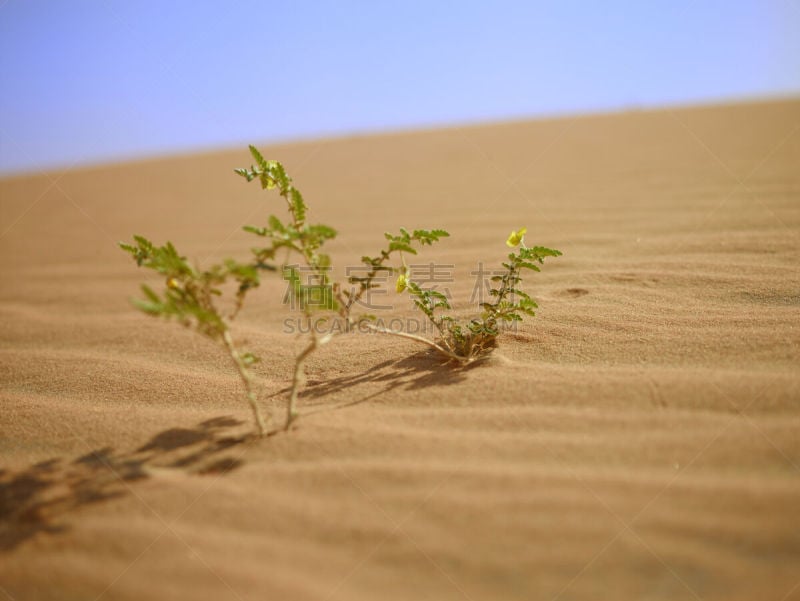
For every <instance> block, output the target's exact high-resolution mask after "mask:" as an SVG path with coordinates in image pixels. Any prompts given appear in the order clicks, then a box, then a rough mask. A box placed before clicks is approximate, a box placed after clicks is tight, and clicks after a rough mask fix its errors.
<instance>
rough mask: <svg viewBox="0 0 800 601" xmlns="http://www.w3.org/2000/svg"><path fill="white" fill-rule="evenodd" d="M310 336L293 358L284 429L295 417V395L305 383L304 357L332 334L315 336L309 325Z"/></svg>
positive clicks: (328, 339) (329, 338)
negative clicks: (292, 371) (309, 339)
mask: <svg viewBox="0 0 800 601" xmlns="http://www.w3.org/2000/svg"><path fill="white" fill-rule="evenodd" d="M310 330H311V332H310V336H311V342H309V343H308V346H307V347H306V348H304V349H303V350H302V351H301V352H300V354H299V355H297V357H295V360H294V375H293V376H292V390H291V392H290V393H289V402H288V403H287V404H286V423H285V424H284V426H283V429H284V430H288V429H289V426H291V425H292V422H293V421H294V420H295V419H297V416H298V413H297V409H296V407H297V396H298V395H299V394H300V387H301V386H302V385H303V384H304V383H305V379H306V378H305V373H304V369H305V364H306V359H308V356H309V355H310V354H311V353H313V352H314V351H315V350H317V349H318V348H319V347H321V346H322V345H323V344H326V343H328V342H329V341H330V340H331V338H333V334H326V335H325V336H323V337H322V338H317V335H316V333H315V332H314V326H313V324H312V325H311V328H310Z"/></svg>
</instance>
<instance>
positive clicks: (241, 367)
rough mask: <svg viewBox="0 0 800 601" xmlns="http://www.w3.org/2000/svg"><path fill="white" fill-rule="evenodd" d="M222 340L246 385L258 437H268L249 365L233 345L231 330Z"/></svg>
mask: <svg viewBox="0 0 800 601" xmlns="http://www.w3.org/2000/svg"><path fill="white" fill-rule="evenodd" d="M222 340H223V342H224V343H225V348H227V349H228V353H229V354H230V356H231V359H232V360H233V363H234V365H236V369H237V370H238V372H239V377H240V378H241V379H242V383H243V384H244V389H245V393H246V395H247V400H248V402H249V403H250V408H251V409H252V410H253V419H254V420H255V422H256V429H257V430H258V435H259V436H266V434H267V424H266V422H265V421H264V416H263V415H262V414H261V408H260V407H259V406H258V399H257V396H256V393H255V390H254V389H253V388H254V386H253V376H252V375H251V374H250V370H249V369H247V365H245V363H244V360H243V359H242V356H241V355H240V354H239V351H238V350H237V349H236V346H235V345H234V344H233V339H232V338H231V333H230V330H227V329H226V330H224V332H223V333H222Z"/></svg>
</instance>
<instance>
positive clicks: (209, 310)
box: [120, 146, 561, 435]
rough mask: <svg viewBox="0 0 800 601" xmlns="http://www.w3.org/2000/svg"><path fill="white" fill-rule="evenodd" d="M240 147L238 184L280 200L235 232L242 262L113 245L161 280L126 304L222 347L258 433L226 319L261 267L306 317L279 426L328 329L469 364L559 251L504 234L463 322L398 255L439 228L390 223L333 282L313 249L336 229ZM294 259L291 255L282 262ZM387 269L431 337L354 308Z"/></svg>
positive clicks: (244, 364) (276, 167) (528, 302)
mask: <svg viewBox="0 0 800 601" xmlns="http://www.w3.org/2000/svg"><path fill="white" fill-rule="evenodd" d="M250 153H251V155H252V157H253V159H254V161H255V163H254V164H253V165H251V166H250V167H249V168H241V169H236V170H235V172H236V173H237V174H238V175H240V176H242V177H244V178H245V179H246V180H247V181H248V182H251V181H258V182H259V183H260V184H261V187H262V188H263V189H265V190H273V189H274V190H277V192H278V193H279V195H280V196H281V197H282V198H283V199H284V200H285V202H286V205H287V209H288V213H289V219H288V220H286V221H284V220H281V219H280V218H279V217H277V216H275V215H270V216H269V218H268V219H267V225H266V226H263V227H257V226H250V225H247V226H244V230H245V231H247V232H250V233H252V234H254V235H256V236H258V237H259V238H262V239H264V243H263V244H261V245H259V246H257V247H255V248H253V249H252V257H251V258H250V260H249V261H247V262H238V261H235V260H233V259H227V260H225V261H223V263H221V264H217V265H213V266H212V267H210V268H208V269H206V270H201V269H200V268H197V267H192V266H191V265H190V264H189V263H188V262H187V260H186V258H185V257H182V256H181V255H180V254H179V253H178V252H177V250H176V249H175V247H174V246H173V245H172V244H171V243H170V242H167V243H166V244H165V245H164V246H155V245H154V244H153V243H152V242H150V241H149V240H147V239H146V238H144V237H142V236H134V244H125V243H120V246H121V247H122V249H123V250H125V251H126V252H128V253H130V254H131V255H132V256H133V258H134V259H135V260H136V263H137V264H138V265H139V266H142V267H146V268H149V269H153V270H155V271H156V272H158V273H159V274H161V275H162V276H163V277H164V278H165V288H164V291H163V292H162V293H161V294H160V295H159V294H158V293H156V292H154V291H153V290H152V289H151V288H149V287H147V286H142V291H143V293H144V296H145V298H144V299H139V300H135V301H134V304H135V306H136V307H138V308H139V309H140V310H142V311H144V312H145V313H147V314H149V315H153V316H158V317H165V318H174V319H177V320H178V321H179V322H180V323H182V324H183V325H185V326H187V327H194V328H195V329H196V330H197V331H198V332H200V333H201V334H203V335H205V336H207V337H209V338H211V339H212V340H215V341H218V342H219V343H220V344H221V345H222V346H223V347H224V348H225V349H226V351H227V352H228V354H229V355H230V357H231V359H232V361H233V363H234V365H235V366H236V369H237V371H238V373H239V376H240V378H241V380H242V382H243V384H244V387H245V394H246V396H247V399H248V402H249V403H250V406H251V409H252V411H253V416H254V419H255V422H256V427H257V430H258V432H259V434H261V435H263V434H265V433H266V432H267V426H266V420H265V419H264V417H263V415H262V413H261V410H260V408H259V404H258V399H257V395H256V392H255V383H254V378H253V376H252V374H251V372H250V369H249V368H250V366H251V365H252V364H253V363H255V362H256V361H258V360H259V359H258V358H257V357H256V356H255V355H254V354H252V353H250V352H245V351H243V350H241V349H239V348H238V346H237V345H236V344H235V343H234V340H233V337H232V335H231V332H230V326H231V322H232V321H233V319H234V318H235V316H236V314H237V313H238V312H239V310H240V309H241V308H242V306H243V303H244V301H245V297H246V296H247V294H248V292H249V291H250V290H252V289H254V288H256V287H258V285H259V283H260V279H259V278H260V274H261V272H262V271H265V270H269V271H275V272H277V273H280V274H281V275H282V276H283V278H284V279H285V280H286V281H287V283H288V290H289V294H290V297H291V301H292V302H293V304H295V305H296V306H298V307H299V308H300V310H301V311H302V313H303V316H304V319H305V320H307V321H308V323H309V328H308V337H309V341H308V344H307V345H306V346H305V347H304V348H303V349H302V351H301V352H300V353H299V354H298V355H297V356H296V357H295V366H294V373H293V376H292V385H291V388H290V392H289V396H288V399H287V403H286V418H285V421H284V425H283V427H284V429H288V428H289V426H290V425H291V424H292V422H293V421H294V420H295V418H296V417H297V410H296V406H297V398H298V394H299V391H300V389H301V387H302V386H303V384H304V380H305V376H304V372H305V362H306V360H307V359H308V357H309V356H310V355H311V354H312V353H313V352H315V351H316V350H317V349H319V348H320V347H321V346H323V345H325V344H327V343H328V342H330V341H331V340H332V339H333V338H334V337H335V336H337V335H339V334H343V333H348V332H352V331H355V330H359V329H361V328H364V329H368V330H371V331H374V332H378V333H383V334H389V335H395V336H402V337H404V338H409V339H412V340H415V341H417V342H421V343H423V344H426V345H428V346H429V347H431V348H433V349H435V350H436V351H438V352H439V353H441V354H442V355H443V356H444V357H446V358H447V359H448V360H449V361H452V362H454V363H456V364H458V365H463V364H467V363H470V362H473V361H475V360H477V359H480V358H482V357H485V356H487V354H488V353H489V352H490V351H491V350H492V349H493V348H494V347H495V345H496V338H497V336H498V335H499V333H500V326H501V324H503V323H506V322H515V321H520V320H522V319H523V316H525V315H533V314H534V309H535V308H536V303H535V302H534V301H533V299H531V297H530V296H529V295H528V294H526V293H525V292H524V291H522V290H521V289H520V288H519V284H520V282H521V281H522V279H521V275H520V274H521V272H522V270H524V269H529V270H534V271H538V270H539V267H538V265H537V263H539V264H541V263H542V262H543V261H544V259H545V257H555V256H558V255H560V254H561V253H560V252H558V251H556V250H552V249H549V248H544V247H532V248H528V247H527V246H525V244H524V234H525V229H524V228H523V229H521V230H519V231H515V232H512V234H511V236H509V238H508V240H507V242H506V243H507V244H508V246H510V247H512V248H514V249H516V250H514V251H512V252H511V253H510V254H509V255H508V261H507V262H503V268H504V269H505V271H504V272H503V274H502V275H497V276H495V277H493V278H492V280H493V281H494V282H495V287H494V288H492V289H491V290H490V294H491V295H492V297H493V300H492V302H486V303H482V304H481V307H482V310H483V311H482V314H481V316H480V317H479V318H474V319H471V320H469V321H467V322H460V321H458V320H457V319H456V318H455V317H453V316H451V315H449V314H448V313H447V311H450V310H451V306H450V304H449V302H448V301H447V298H446V297H445V296H444V295H443V294H442V293H440V292H438V291H436V290H432V289H425V288H423V287H422V286H421V285H419V284H418V283H416V282H414V281H413V279H412V278H411V276H410V274H409V270H408V267H407V265H406V262H405V255H406V254H411V255H416V254H417V252H418V249H419V248H420V247H422V246H430V245H432V244H434V243H435V242H438V241H439V240H440V239H442V238H445V237H448V236H449V234H448V232H446V231H445V230H442V229H432V230H422V229H417V230H412V231H408V230H406V229H404V228H400V229H399V233H397V234H391V233H386V234H385V235H384V237H385V238H386V246H385V247H384V248H383V249H382V250H381V251H380V252H379V253H378V254H377V255H374V256H364V257H362V259H361V262H362V264H363V265H364V271H365V273H364V275H361V276H350V277H349V278H348V280H347V282H346V284H345V283H342V282H337V281H333V280H332V279H331V277H330V271H331V259H330V256H329V255H328V254H326V253H325V252H323V247H324V245H325V243H326V242H327V241H328V240H331V239H333V238H335V237H336V235H337V232H336V230H334V229H333V228H332V227H330V226H327V225H323V224H309V223H308V222H307V219H306V217H307V212H308V207H307V205H306V203H305V200H304V199H303V196H302V194H301V193H300V191H299V190H298V189H297V188H295V187H294V185H293V183H292V179H291V178H290V177H289V175H288V174H287V173H286V170H285V168H284V167H283V165H282V164H281V163H279V162H278V161H270V160H266V159H264V157H263V156H262V155H261V153H260V152H259V151H258V150H257V149H256V148H255V147H253V146H250ZM294 259H297V260H299V261H300V262H299V263H297V262H290V260H294ZM303 274H305V275H306V282H304V281H303V277H302V275H303ZM388 274H397V275H398V278H397V281H396V290H397V292H404V291H408V293H409V294H410V295H411V297H412V299H413V303H414V305H415V306H416V307H417V308H418V309H419V310H420V311H422V313H423V314H424V315H425V316H426V318H427V319H428V320H429V321H430V322H431V323H432V324H433V326H434V328H435V331H436V332H437V337H436V338H434V339H430V338H425V337H423V336H417V335H415V334H410V333H406V332H398V331H394V330H390V329H387V328H384V327H381V326H380V325H378V324H376V323H375V316H374V315H370V314H367V313H357V312H356V307H357V305H358V304H359V301H360V300H361V299H362V298H363V297H364V295H365V294H367V293H368V292H369V291H370V290H372V289H373V288H376V287H377V286H378V284H377V283H376V280H378V278H379V276H382V275H388ZM227 282H235V284H236V287H235V293H234V298H233V300H232V301H231V302H229V303H228V305H230V307H231V309H230V310H229V311H228V312H227V313H226V312H225V311H224V310H223V309H221V308H220V307H219V306H218V305H217V301H218V300H221V297H223V296H224V295H225V291H226V290H227V288H228V287H226V286H225V284H226V283H227ZM307 282H313V283H310V284H309V283H307ZM220 305H222V303H220ZM323 320H333V321H335V322H337V323H338V324H339V327H335V328H329V331H328V333H326V334H324V335H320V334H318V333H317V330H318V328H317V327H315V325H316V324H318V323H319V322H320V321H323Z"/></svg>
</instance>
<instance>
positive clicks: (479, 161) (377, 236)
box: [0, 101, 800, 601]
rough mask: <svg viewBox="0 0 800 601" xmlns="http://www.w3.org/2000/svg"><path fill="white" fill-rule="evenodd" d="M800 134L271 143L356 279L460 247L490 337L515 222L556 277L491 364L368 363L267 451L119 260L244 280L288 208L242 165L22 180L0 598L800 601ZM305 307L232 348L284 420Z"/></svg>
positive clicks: (1, 240)
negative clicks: (246, 353) (388, 258)
mask: <svg viewBox="0 0 800 601" xmlns="http://www.w3.org/2000/svg"><path fill="white" fill-rule="evenodd" d="M798 127H800V101H782V102H771V103H760V104H742V105H732V106H717V107H704V108H694V109H683V110H673V111H668V110H662V111H654V112H630V113H625V114H619V115H605V116H593V117H581V118H565V119H554V120H548V121H534V122H523V123H511V124H499V125H488V126H481V127H463V128H450V129H445V130H439V131H429V132H412V133H403V134H391V135H382V136H371V137H370V136H367V137H354V138H350V139H341V140H331V141H321V142H319V143H317V142H306V143H302V144H292V145H284V146H277V147H272V148H270V149H269V151H268V152H265V154H269V155H270V156H272V157H275V158H278V159H280V160H282V161H284V162H285V163H286V165H287V168H288V169H289V171H290V173H291V174H293V176H294V178H295V181H296V183H297V185H298V187H299V188H301V189H302V190H303V192H304V194H305V196H306V199H307V200H308V202H309V204H310V205H311V210H312V211H313V213H312V215H313V220H314V221H317V222H322V223H330V224H331V225H334V226H336V227H338V228H339V230H340V238H339V239H338V240H336V241H335V242H334V243H333V244H332V245H331V250H332V253H333V256H334V265H335V267H336V269H337V270H339V271H340V272H343V271H344V266H347V265H353V264H357V263H358V259H359V257H360V256H361V255H362V254H365V253H368V252H373V251H374V250H375V249H377V248H378V246H379V245H380V244H381V241H382V232H383V231H385V230H387V229H396V227H397V226H399V225H405V226H406V227H409V228H412V227H445V228H447V229H449V230H450V232H451V234H452V238H450V239H448V240H446V241H444V242H442V243H441V244H440V245H438V246H436V247H433V248H432V249H430V250H429V251H427V252H426V253H424V254H423V255H421V256H420V257H421V258H420V261H421V262H427V261H436V262H437V263H442V264H448V265H452V266H453V267H452V275H453V279H454V281H453V282H449V283H446V284H443V286H446V287H448V288H449V289H450V291H451V292H452V294H453V295H454V297H455V298H457V299H460V301H459V303H458V308H459V310H460V311H462V312H466V311H468V302H467V301H468V299H469V297H470V295H471V292H472V291H473V286H474V277H473V276H471V275H470V272H471V271H473V270H475V269H476V266H477V263H478V262H479V261H483V262H485V264H486V266H487V267H489V266H490V265H492V264H494V263H496V262H498V261H499V260H501V259H502V257H503V255H504V253H505V247H504V246H503V240H504V239H505V236H507V234H508V231H509V230H511V229H512V228H516V227H519V226H522V225H527V226H528V230H529V236H528V238H529V241H530V242H533V243H537V244H543V245H547V246H553V247H556V248H559V249H561V250H562V251H564V256H563V257H561V258H559V259H557V260H554V261H551V262H548V264H547V265H546V267H545V269H544V270H543V271H542V273H541V274H536V275H535V276H532V277H531V278H530V279H529V284H530V289H531V290H532V292H533V295H534V297H535V298H537V299H538V300H539V303H540V307H541V310H540V312H539V315H538V316H537V317H536V318H535V319H533V320H530V321H528V322H526V323H525V325H524V326H522V327H521V328H520V330H519V331H518V332H516V333H514V334H508V335H505V336H504V337H503V338H502V340H501V346H500V348H499V350H498V351H497V353H496V354H495V356H493V357H492V359H491V360H489V361H488V362H486V363H485V364H482V365H479V366H477V367H475V368H472V369H468V370H462V371H456V370H450V369H447V368H444V367H442V366H441V365H440V364H439V363H438V361H437V360H436V359H435V358H433V357H431V356H430V355H429V354H428V353H427V352H426V351H424V350H422V349H421V348H420V347H418V346H415V345H414V344H413V343H410V342H407V341H403V340H395V339H387V338H382V337H376V336H351V337H346V338H343V339H342V340H340V341H339V343H338V344H337V345H336V346H335V347H329V348H326V349H324V350H322V351H321V352H319V353H318V354H317V355H316V356H314V357H313V358H312V360H311V361H310V363H309V386H308V388H307V389H306V390H305V392H304V393H303V395H302V398H301V406H302V409H303V411H304V412H305V413H306V414H305V416H304V417H303V418H302V420H301V421H300V422H299V423H298V426H297V428H296V430H295V431H293V432H292V433H291V434H289V435H277V436H273V437H271V438H269V439H267V440H264V441H260V442H257V443H252V442H245V443H242V442H241V441H240V439H241V436H242V435H243V434H246V433H247V432H248V431H249V429H250V422H249V419H250V417H249V413H248V409H247V406H246V405H245V403H244V402H243V401H242V399H241V398H240V396H239V395H240V389H239V383H238V381H237V379H236V375H235V373H234V372H233V371H232V370H231V369H230V366H229V365H228V360H227V359H226V357H225V356H223V355H222V354H221V352H220V351H219V350H218V349H217V348H216V347H215V346H213V345H212V344H211V343H209V342H207V341H205V340H203V339H200V338H199V337H198V336H196V335H194V334H193V333H191V332H188V331H185V330H182V329H181V328H179V327H178V326H174V325H165V324H161V323H157V322H156V321H154V320H151V319H148V318H147V317H145V316H143V315H141V314H139V313H137V312H136V311H135V310H134V309H132V308H131V306H130V304H129V302H128V298H129V297H130V296H132V295H134V294H135V293H136V291H137V287H138V284H139V283H140V282H142V281H154V280H153V278H152V277H150V276H148V275H147V274H145V273H143V272H141V271H139V270H137V269H136V268H135V266H134V265H133V264H132V263H131V262H130V261H129V260H128V259H127V258H126V257H125V256H124V255H123V254H122V253H121V252H120V251H119V250H118V249H116V247H115V244H116V241H117V240H124V239H129V237H130V235H131V234H132V233H141V234H144V235H147V236H149V237H151V238H152V239H154V240H157V241H162V240H165V239H170V240H172V241H173V242H174V243H175V244H176V245H177V246H178V248H180V249H181V250H182V251H183V252H184V253H186V254H187V255H189V256H191V257H194V258H197V259H198V260H199V261H201V262H206V263H207V262H208V261H209V260H211V258H216V257H220V256H225V255H235V256H240V257H243V256H246V253H247V249H248V248H249V247H250V246H251V244H252V240H251V239H250V237H249V236H248V235H247V234H244V233H242V232H241V231H240V230H239V227H240V226H241V225H242V224H243V223H254V224H259V223H263V222H264V221H265V217H266V215H267V214H268V213H270V212H276V213H280V212H281V211H282V210H283V208H282V207H281V206H280V204H279V202H278V200H279V199H278V198H277V197H275V196H271V195H270V196H267V195H265V193H262V192H261V191H260V190H259V189H258V188H257V187H255V186H254V185H251V186H247V185H245V184H244V182H243V181H242V180H240V179H238V178H236V177H235V176H234V175H233V174H232V173H231V170H232V169H233V168H234V167H237V166H242V165H243V164H246V163H248V162H249V158H248V156H247V154H246V152H244V151H236V152H224V153H216V154H206V155H199V156H187V157H180V158H170V159H159V160H152V161H140V162H135V163H128V164H122V165H114V166H107V167H98V168H93V169H81V170H70V171H66V172H64V173H58V172H54V173H49V174H42V175H36V176H25V177H14V178H6V179H4V180H0V202H1V203H2V204H1V205H0V206H1V207H2V214H1V215H0V233H1V234H2V235H1V236H0V277H1V278H2V287H0V316H2V330H0V340H1V341H2V342H1V343H0V358H1V359H0V385H1V389H0V399H1V400H2V412H0V453H1V454H2V455H1V456H2V461H1V462H0V586H1V587H2V588H0V598H4V599H5V598H7V599H11V600H14V601H23V600H25V601H27V600H38V599H105V600H112V599H120V600H121V599H136V600H140V599H171V600H173V599H174V600H181V599H186V600H193V601H195V600H197V599H214V600H223V599H231V600H238V601H241V600H249V599H286V600H302V599H308V600H320V599H323V600H324V599H329V600H336V599H353V600H372V599H378V598H380V599H398V600H399V599H436V600H447V599H466V600H472V601H478V600H523V599H524V600H528V599H560V600H563V601H566V600H569V599H598V598H602V599H665V600H667V599H669V600H677V599H689V600H696V599H702V600H704V601H711V600H716V599H720V600H722V599H725V600H736V599H740V600H756V599H758V600H767V599H774V600H776V601H787V600H789V599H800V512H798V507H800V469H799V468H798V466H800V434H799V433H800V375H798V370H797V366H798V364H800V361H799V359H800V272H799V271H798V262H799V261H800V239H799V237H798V234H799V233H800V169H798V165H800V134H798ZM282 292H283V286H282V284H281V283H280V282H271V283H269V284H267V285H265V286H264V287H263V288H262V289H261V290H259V291H258V292H257V294H256V295H254V297H253V299H252V302H251V304H250V305H249V306H248V308H247V309H246V311H245V312H244V313H243V314H242V316H241V319H240V321H239V323H238V325H237V330H236V336H237V338H238V339H240V340H246V341H247V342H248V343H249V344H250V345H251V346H252V347H253V348H254V349H256V350H258V349H262V352H263V349H268V351H269V352H271V353H272V354H271V355H268V359H267V361H266V362H265V363H264V364H262V365H261V366H259V367H258V369H257V371H258V375H259V379H260V383H261V386H262V389H263V392H264V395H265V398H266V401H265V402H266V404H267V405H269V406H271V407H274V408H276V409H279V408H280V406H281V402H282V398H283V397H284V396H285V389H286V386H287V385H288V383H289V381H290V370H291V365H292V355H293V353H294V352H296V351H297V350H298V349H299V348H300V345H301V342H302V341H300V340H298V339H297V338H296V337H294V336H291V335H288V334H286V333H284V332H282V327H283V320H284V319H285V318H286V317H289V316H290V314H289V313H287V312H286V309H284V308H282V307H281V306H280V297H281V294H282ZM386 298H387V300H389V301H390V302H396V300H397V299H396V298H395V297H394V293H393V292H392V293H391V294H389V295H388V296H387V297H386ZM398 307H399V308H398V309H397V311H396V314H397V315H400V316H401V317H409V316H411V315H412V313H411V312H410V311H409V310H408V307H407V305H406V304H402V305H398ZM263 354H265V355H266V354H267V353H263Z"/></svg>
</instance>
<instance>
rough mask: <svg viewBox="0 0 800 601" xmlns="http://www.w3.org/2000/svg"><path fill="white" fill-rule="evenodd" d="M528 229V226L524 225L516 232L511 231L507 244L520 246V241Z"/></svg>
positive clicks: (512, 246)
mask: <svg viewBox="0 0 800 601" xmlns="http://www.w3.org/2000/svg"><path fill="white" fill-rule="evenodd" d="M527 231H528V228H526V227H523V228H520V229H519V230H517V231H516V232H511V234H510V235H509V236H508V240H506V244H507V245H508V246H510V247H511V248H514V247H515V246H519V244H520V242H522V238H523V237H524V236H525V232H527Z"/></svg>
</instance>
